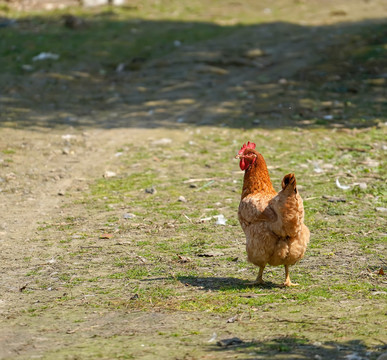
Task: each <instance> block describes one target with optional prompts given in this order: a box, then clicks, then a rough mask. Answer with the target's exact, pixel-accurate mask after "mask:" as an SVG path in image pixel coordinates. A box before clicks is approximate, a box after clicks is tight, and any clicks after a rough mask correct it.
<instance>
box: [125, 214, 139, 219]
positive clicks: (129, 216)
mask: <svg viewBox="0 0 387 360" xmlns="http://www.w3.org/2000/svg"><path fill="white" fill-rule="evenodd" d="M122 217H123V218H124V219H134V218H135V217H136V215H135V214H131V213H125V214H124V215H122Z"/></svg>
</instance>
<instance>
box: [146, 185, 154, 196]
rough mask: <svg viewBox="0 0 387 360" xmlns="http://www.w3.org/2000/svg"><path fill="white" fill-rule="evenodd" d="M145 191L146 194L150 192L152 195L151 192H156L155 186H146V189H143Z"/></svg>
mask: <svg viewBox="0 0 387 360" xmlns="http://www.w3.org/2000/svg"><path fill="white" fill-rule="evenodd" d="M145 192H146V193H147V194H152V195H153V194H156V192H157V191H156V188H155V187H153V186H152V187H150V188H146V189H145Z"/></svg>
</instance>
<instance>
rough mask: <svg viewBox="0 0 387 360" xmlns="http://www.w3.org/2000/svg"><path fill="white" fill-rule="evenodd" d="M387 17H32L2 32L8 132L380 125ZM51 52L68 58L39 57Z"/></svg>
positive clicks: (0, 98)
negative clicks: (243, 21)
mask: <svg viewBox="0 0 387 360" xmlns="http://www.w3.org/2000/svg"><path fill="white" fill-rule="evenodd" d="M383 22H384V19H375V20H373V21H370V20H369V21H362V22H353V23H349V22H348V23H338V24H334V25H326V26H301V25H297V24H293V23H287V22H273V23H263V24H256V25H246V26H242V25H233V26H220V25H216V24H212V23H200V22H178V21H157V20H155V21H149V20H147V21H145V20H141V19H131V20H127V21H123V20H120V19H118V18H116V17H115V15H114V13H111V14H109V13H101V14H99V15H96V16H95V17H93V18H90V19H87V26H85V27H81V28H79V29H75V30H74V29H68V28H66V27H64V26H63V20H62V19H61V18H57V19H54V20H53V19H51V18H43V17H39V18H37V17H31V18H27V19H24V20H20V22H19V23H16V25H14V26H11V27H7V28H3V29H0V32H1V33H2V36H3V41H2V42H1V43H0V53H1V56H2V60H0V65H1V68H2V73H0V80H1V82H2V83H3V84H5V85H3V88H2V90H1V94H0V106H1V108H2V110H1V114H0V126H2V127H17V128H22V127H23V128H24V127H29V128H36V127H41V126H43V127H48V128H55V127H63V126H66V127H67V126H74V127H77V126H78V127H84V128H87V127H101V128H117V127H129V128H130V127H141V128H152V127H170V128H176V127H179V126H185V124H192V125H211V126H228V127H242V128H251V127H257V126H259V127H268V128H277V127H288V126H300V127H305V126H308V127H310V126H327V127H367V126H373V125H375V124H376V123H378V122H379V121H381V119H382V118H383V116H384V115H383V114H385V113H386V110H387V109H386V101H385V100H386V95H387V93H386V92H387V90H386V89H387V86H386V83H387V82H386V80H387V75H386V73H383V71H385V69H386V68H387V50H386V47H385V46H384V44H385V43H386V39H387V28H386V27H385V26H383ZM43 51H50V52H52V53H55V54H59V55H60V58H59V59H58V60H44V61H32V58H33V57H34V56H35V55H37V54H39V53H41V52H43Z"/></svg>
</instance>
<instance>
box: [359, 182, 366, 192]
mask: <svg viewBox="0 0 387 360" xmlns="http://www.w3.org/2000/svg"><path fill="white" fill-rule="evenodd" d="M357 186H359V188H360V189H362V190H365V189H367V184H366V183H364V182H362V183H358V184H357Z"/></svg>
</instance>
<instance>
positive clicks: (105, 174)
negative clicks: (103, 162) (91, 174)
mask: <svg viewBox="0 0 387 360" xmlns="http://www.w3.org/2000/svg"><path fill="white" fill-rule="evenodd" d="M114 176H117V174H116V173H115V172H114V171H109V170H106V171H105V173H104V174H103V177H104V178H111V177H114Z"/></svg>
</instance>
